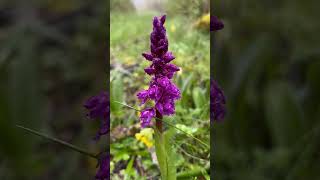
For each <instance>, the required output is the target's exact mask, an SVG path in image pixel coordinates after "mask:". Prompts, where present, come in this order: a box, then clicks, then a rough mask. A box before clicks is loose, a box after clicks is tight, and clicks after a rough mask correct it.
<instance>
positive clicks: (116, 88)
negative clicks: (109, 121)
mask: <svg viewBox="0 0 320 180" xmlns="http://www.w3.org/2000/svg"><path fill="white" fill-rule="evenodd" d="M110 88H111V93H110V98H111V99H112V100H113V101H110V106H111V112H112V113H115V114H119V113H121V111H120V109H121V106H120V105H119V104H118V103H115V102H114V101H119V102H123V99H124V95H123V92H124V88H123V82H122V76H121V75H117V76H116V77H115V79H114V80H113V81H112V82H111V86H110Z"/></svg>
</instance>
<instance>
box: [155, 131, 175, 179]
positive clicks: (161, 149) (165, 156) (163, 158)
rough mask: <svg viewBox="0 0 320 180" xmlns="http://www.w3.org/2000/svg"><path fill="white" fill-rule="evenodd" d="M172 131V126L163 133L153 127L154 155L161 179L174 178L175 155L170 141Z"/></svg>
mask: <svg viewBox="0 0 320 180" xmlns="http://www.w3.org/2000/svg"><path fill="white" fill-rule="evenodd" d="M174 133H175V131H174V129H172V128H171V129H169V130H167V131H165V132H163V133H160V132H159V131H158V130H157V129H155V148H156V155H157V159H158V163H159V167H160V172H161V178H162V179H163V180H175V179H176V167H175V155H174V151H173V150H172V147H171V143H170V139H171V138H172V137H173V135H174Z"/></svg>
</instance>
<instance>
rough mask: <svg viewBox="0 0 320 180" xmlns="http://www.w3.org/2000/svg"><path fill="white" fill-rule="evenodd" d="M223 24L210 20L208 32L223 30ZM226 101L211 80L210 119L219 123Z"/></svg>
mask: <svg viewBox="0 0 320 180" xmlns="http://www.w3.org/2000/svg"><path fill="white" fill-rule="evenodd" d="M223 27H224V24H223V22H222V21H220V20H219V19H218V18H217V17H216V16H212V17H211V18H210V31H218V30H221V29H223ZM225 104H226V100H225V97H224V94H223V91H222V90H221V89H220V87H219V86H218V84H217V82H216V81H214V80H211V83H210V119H211V120H212V121H213V120H216V121H221V120H223V119H224V116H225V114H226V108H225Z"/></svg>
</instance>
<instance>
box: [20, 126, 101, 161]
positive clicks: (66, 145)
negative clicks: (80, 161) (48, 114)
mask: <svg viewBox="0 0 320 180" xmlns="http://www.w3.org/2000/svg"><path fill="white" fill-rule="evenodd" d="M16 126H17V127H18V128H21V129H23V130H25V131H27V132H29V133H31V134H34V135H37V136H40V137H43V138H45V139H48V140H51V141H53V142H55V143H58V144H60V145H63V146H65V147H67V148H69V149H71V150H74V151H77V152H79V153H81V154H84V155H87V156H89V157H92V158H95V159H98V156H97V155H95V154H93V153H90V152H87V151H86V150H84V149H82V148H80V147H77V146H75V145H73V144H70V143H68V142H65V141H62V140H60V139H57V138H54V137H50V136H48V135H46V134H43V133H40V132H37V131H35V130H32V129H29V128H26V127H23V126H19V125H16Z"/></svg>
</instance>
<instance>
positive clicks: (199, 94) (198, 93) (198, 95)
mask: <svg viewBox="0 0 320 180" xmlns="http://www.w3.org/2000/svg"><path fill="white" fill-rule="evenodd" d="M192 98H193V101H194V103H195V105H196V108H199V109H200V108H203V105H204V104H207V103H206V98H205V95H204V92H203V90H202V89H201V88H199V87H196V88H194V89H193V91H192Z"/></svg>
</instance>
